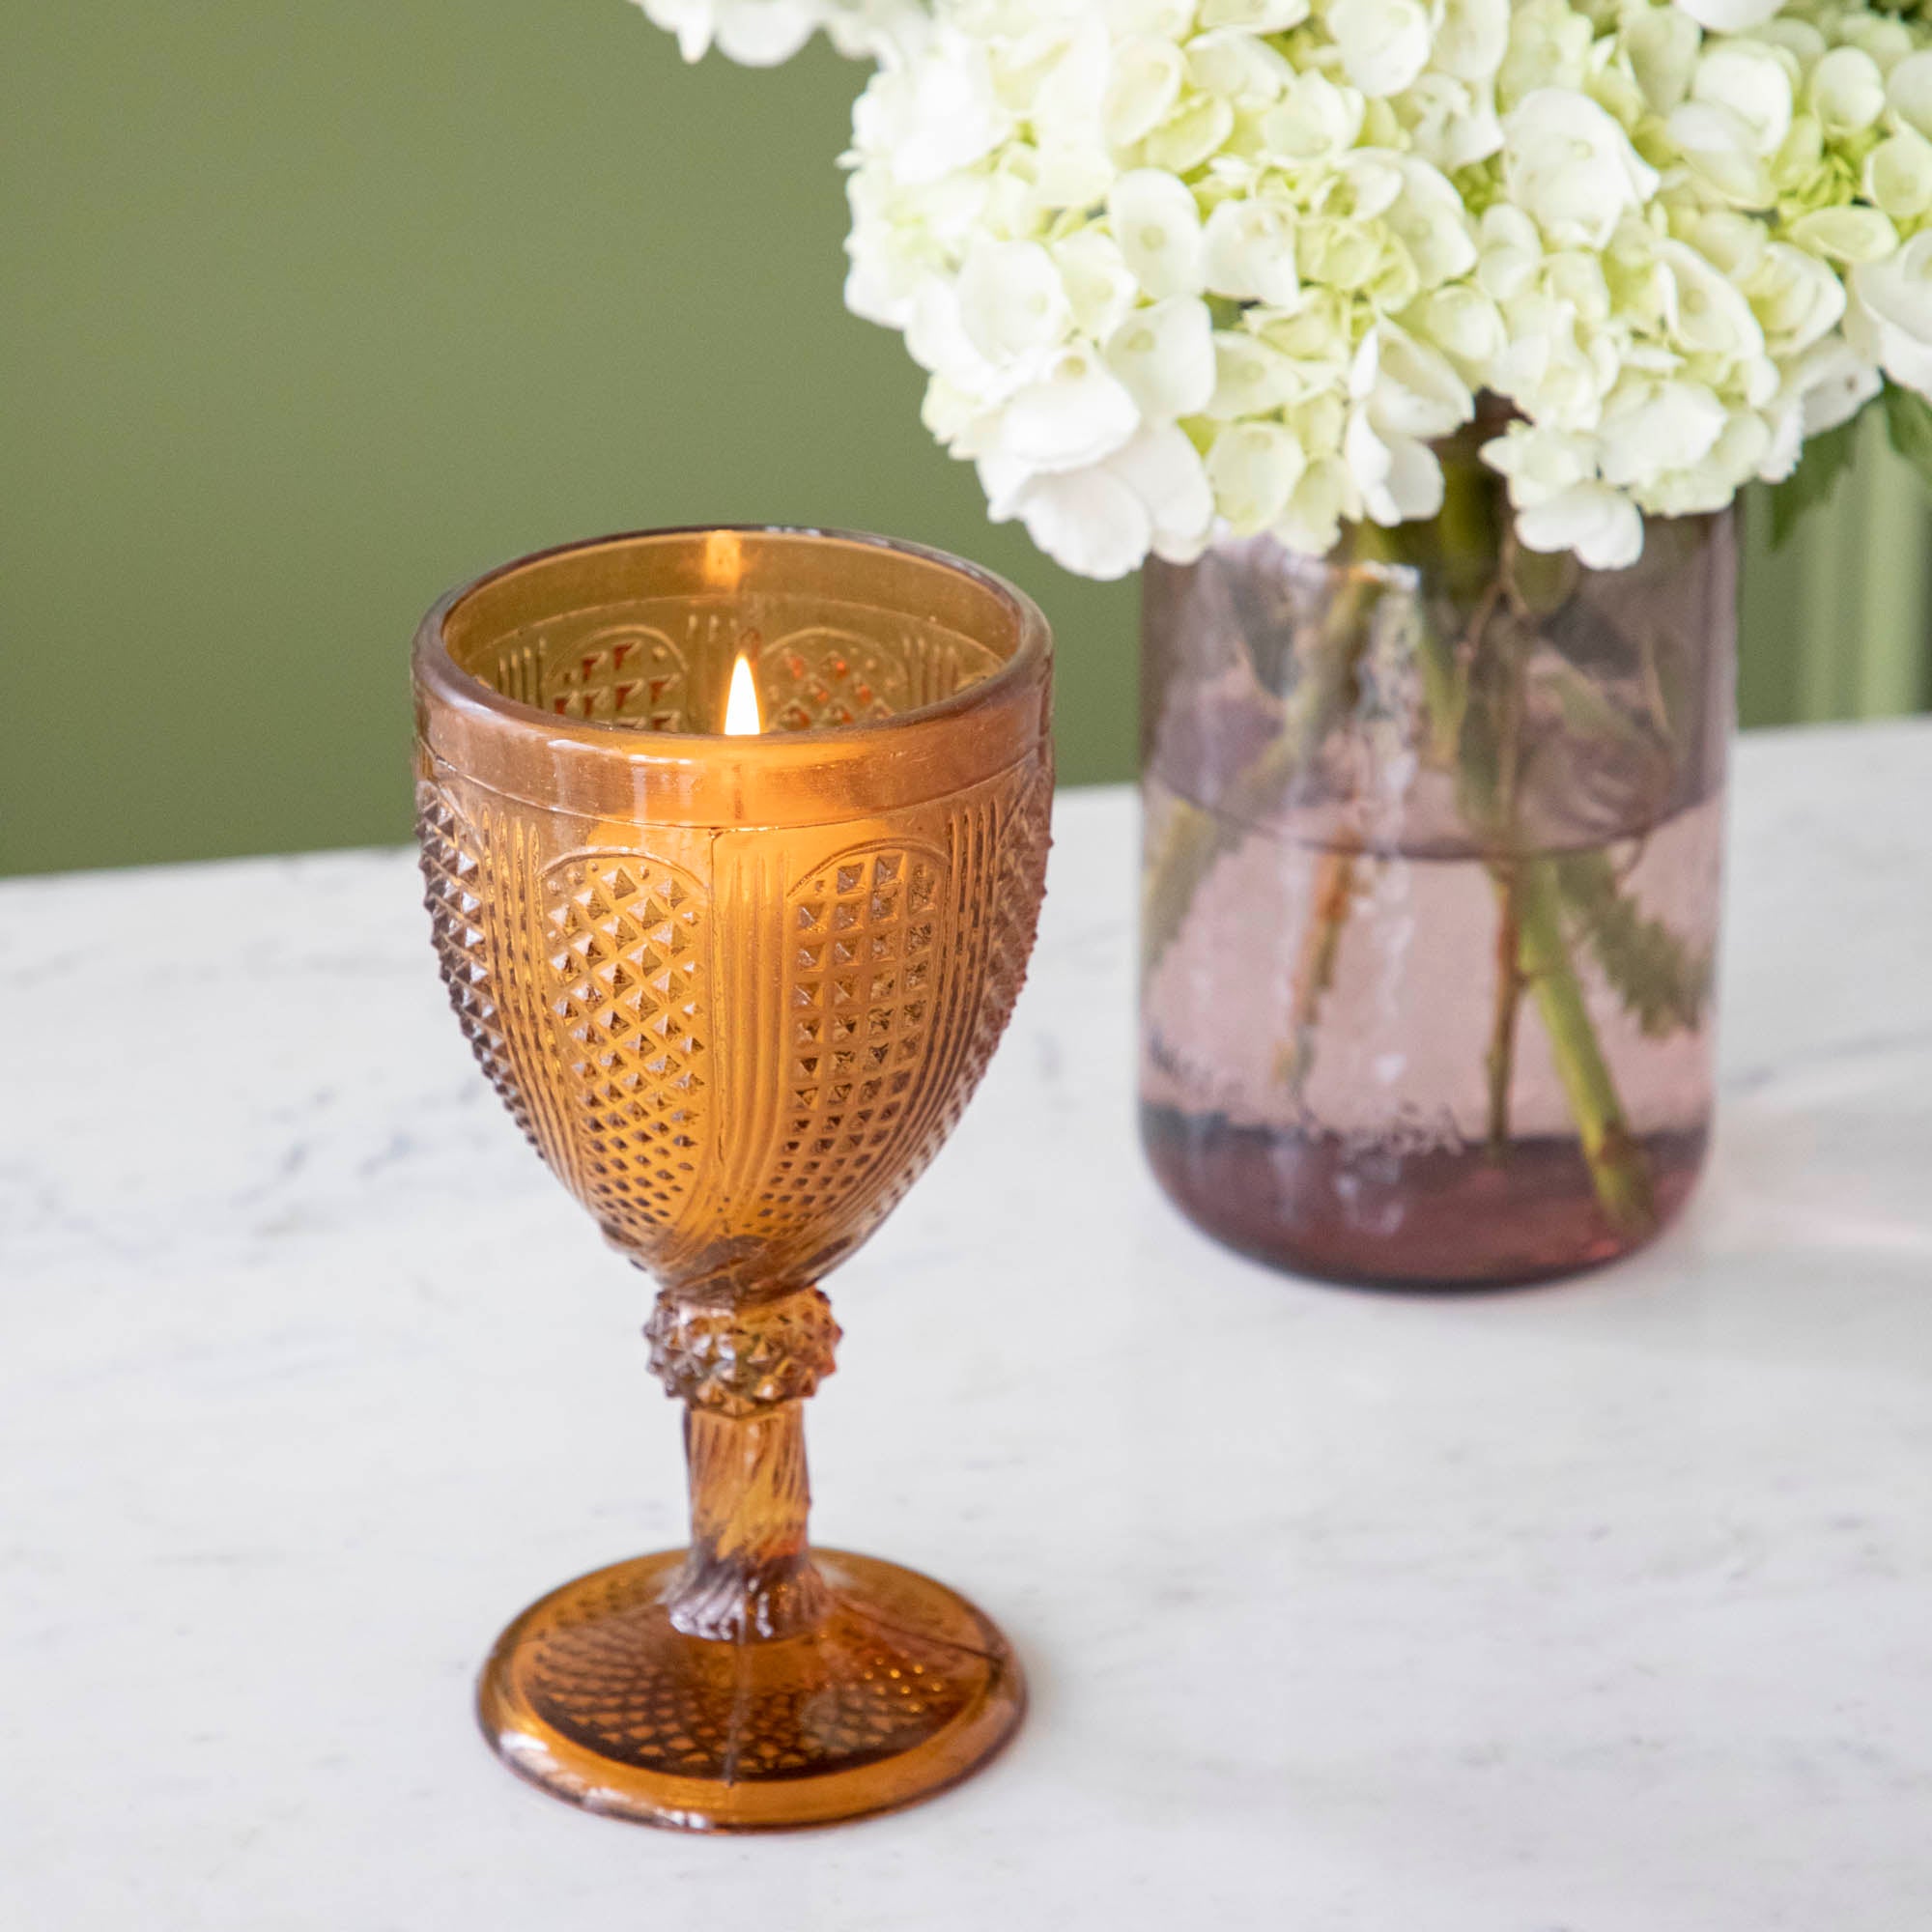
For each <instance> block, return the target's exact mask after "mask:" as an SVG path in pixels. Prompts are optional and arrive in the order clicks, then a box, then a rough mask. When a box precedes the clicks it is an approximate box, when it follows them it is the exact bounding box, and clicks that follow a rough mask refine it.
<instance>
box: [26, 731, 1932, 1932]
mask: <svg viewBox="0 0 1932 1932" xmlns="http://www.w3.org/2000/svg"><path fill="white" fill-rule="evenodd" d="M1056 826H1057V832H1058V838H1059V843H1058V847H1057V850H1056V852H1055V856H1054V861H1053V872H1052V882H1051V893H1050V898H1049V901H1048V909H1047V914H1046V919H1045V923H1044V926H1043V929H1042V935H1041V940H1040V946H1039V952H1038V956H1037V962H1036V970H1035V973H1034V978H1033V981H1032V983H1031V985H1030V986H1029V988H1028V990H1027V992H1026V994H1025V996H1024V999H1023V1001H1022V1004H1021V1006H1020V1009H1019V1011H1018V1014H1017V1016H1016V1018H1015V1020H1014V1023H1013V1028H1012V1032H1011V1034H1010V1036H1009V1039H1008V1042H1007V1044H1006V1046H1005V1048H1004V1049H1003V1051H1002V1053H1001V1055H1000V1057H999V1059H998V1060H997V1062H996V1063H995V1065H994V1067H993V1071H992V1073H991V1076H990V1077H989V1079H988V1080H987V1082H986V1085H985V1088H984V1090H983V1092H982V1094H981V1095H980V1099H979V1100H978V1101H977V1103H976V1104H975V1106H974V1108H973V1110H972V1112H971V1113H970V1115H969V1116H968V1118H967V1121H966V1122H965V1124H964V1125H963V1126H962V1127H961V1128H960V1130H959V1132H958V1134H957V1136H956V1138H955V1140H954V1141H953V1143H952V1146H951V1147H950V1148H949V1149H948V1151H946V1152H945V1153H944V1154H943V1155H942V1156H941V1158H940V1160H939V1162H938V1164H937V1165H936V1167H935V1168H934V1169H933V1171H932V1173H931V1174H930V1175H929V1176H928V1177H927V1179H925V1180H924V1181H923V1183H922V1184H921V1185H920V1186H919V1188H918V1189H917V1190H916V1191H915V1192H914V1193H913V1195H912V1196H911V1198H910V1199H909V1200H908V1201H907V1202H906V1204H905V1205H904V1207H903V1208H901V1209H900V1210H899V1212H898V1214H897V1216H896V1217H895V1219H894V1220H893V1221H892V1222H891V1223H890V1224H889V1225H888V1227H887V1228H886V1229H885V1230H884V1232H882V1233H881V1234H880V1236H878V1238H877V1239H876V1240H875V1241H874V1242H873V1243H872V1244H871V1245H870V1246H869V1247H868V1248H867V1250H866V1251H865V1253H864V1254H863V1255H862V1256H860V1257H859V1258H858V1259H856V1260H855V1261H854V1262H852V1264H850V1265H849V1266H847V1267H846V1268H844V1269H843V1270H841V1271H840V1272H839V1274H838V1276H837V1277H836V1279H835V1283H834V1287H835V1291H836V1300H837V1304H838V1312H839V1316H840V1318H841V1320H842V1321H843V1323H844V1326H845V1330H846V1342H845V1345H844V1348H843V1350H842V1352H841V1356H840V1366H839V1372H838V1376H837V1377H836V1378H834V1379H833V1380H832V1381H831V1382H830V1383H829V1384H828V1385H827V1387H826V1388H825V1390H824V1392H823V1393H822V1395H821V1396H820V1397H819V1398H818V1400H817V1401H816V1402H815V1403H814V1404H813V1407H812V1414H811V1418H810V1430H811V1448H812V1456H813V1463H814V1476H815V1483H814V1487H815V1489H816V1492H817V1497H818V1507H817V1513H816V1516H815V1518H814V1525H813V1526H814V1529H815V1530H816V1531H817V1532H819V1533H820V1534H821V1535H822V1536H823V1538H824V1540H825V1541H826V1542H828V1543H832V1544H838V1545H843V1546H845V1547H847V1548H862V1549H871V1550H876V1551H878V1552H880V1553H882V1554H887V1555H891V1556H893V1557H895V1558H898V1559H900V1560H902V1561H906V1562H910V1563H915V1564H918V1565H919V1566H921V1567H923V1568H926V1569H929V1570H931V1571H933V1572H935V1573H936V1574H938V1575H940V1576H942V1577H946V1578H948V1579H949V1580H951V1581H952V1582H954V1583H956V1584H958V1585H959V1586H961V1587H962V1588H964V1589H966V1590H968V1591H970V1592H971V1594H972V1595H973V1596H974V1597H975V1598H976V1599H977V1600H978V1601H979V1602H980V1603H981V1604H982V1605H984V1606H985V1607H986V1608H987V1609H988V1610H989V1611H991V1612H992V1613H993V1614H994V1615H995V1616H997V1617H998V1618H999V1619H1000V1620H1001V1622H1002V1623H1003V1624H1004V1625H1005V1627H1006V1629H1007V1630H1008V1631H1009V1633H1010V1634H1011V1635H1012V1636H1013V1638H1014V1639H1015V1641H1016V1643H1017V1644H1018V1646H1019V1648H1020V1650H1021V1652H1022V1653H1023V1655H1024V1657H1025V1661H1026V1664H1027V1668H1028V1671H1029V1672H1030V1675H1031V1680H1032V1685H1033V1691H1034V1702H1033V1709H1032V1713H1031V1716H1030V1718H1029V1720H1028V1723H1027V1725H1026V1727H1025V1729H1024V1731H1023V1733H1022V1735H1021V1737H1020V1738H1019V1740H1018V1742H1017V1743H1016V1744H1015V1745H1014V1747H1012V1749H1011V1750H1010V1751H1009V1753H1008V1754H1007V1755H1006V1756H1005V1757H1004V1758H1002V1759H1001V1760H1000V1761H998V1762H997V1763H996V1764H995V1765H994V1766H993V1767H992V1768H991V1769H990V1770H989V1771H988V1772H987V1773H986V1774H985V1775H983V1776H980V1777H979V1778H978V1779H976V1780H975V1781H973V1782H972V1783H970V1784H968V1785H966V1786H964V1787H963V1788H961V1789H960V1790H958V1791H956V1792H953V1793H952V1794H950V1795H948V1796H946V1797H943V1798H941V1799H939V1800H937V1801H936V1802H934V1803H932V1804H926V1805H924V1806H922V1807H920V1808H918V1809H916V1810H913V1811H909V1812H906V1813H903V1814H900V1815H898V1816H895V1817H891V1818H886V1819H881V1820H876V1821H873V1822H870V1823H867V1824H862V1825H858V1826H851V1827H846V1828H843V1829H840V1830H838V1831H834V1832H829V1833H812V1834H806V1835H803V1836H798V1837H782V1838H764V1839H755V1840H747V1839H693V1838H683V1837H679V1836H676V1835H671V1834H667V1833H655V1832H651V1831H648V1830H645V1829H641V1828H639V1827H634V1826H625V1825H619V1824H614V1823H611V1822H607V1821H604V1820H600V1819H597V1818H594V1817H590V1816H586V1815H582V1814H580V1813H577V1812H574V1811H572V1810H570V1809H568V1808H567V1807H565V1806H564V1805H561V1804H557V1803H555V1802H554V1801H553V1800H551V1799H548V1798H546V1797H544V1796H543V1795H541V1794H539V1793H537V1792H534V1791H531V1790H530V1789H528V1788H526V1786H524V1785H522V1784H520V1783H519V1782H517V1781H516V1780H515V1779H513V1778H511V1777H510V1776H507V1775H506V1774H505V1773H504V1772H503V1770H502V1769H501V1768H500V1767H499V1766H498V1765H497V1763H496V1761H495V1760H494V1759H493V1758H492V1757H491V1756H490V1755H489V1754H488V1752H487V1751H486V1750H485V1749H484V1747H483V1746H482V1744H481V1742H480V1741H479V1739H478V1737H477V1735H476V1732H475V1729H474V1726H473V1721H472V1719H471V1716H470V1708H469V1686H470V1679H471V1675H472V1673H473V1672H474V1670H475V1668H476V1666H477V1663H478V1662H479V1661H480V1659H481V1657H482V1655H483V1653H484V1650H485V1648H486V1647H487V1645H488V1643H489V1642H490V1640H491V1638H492V1637H493V1636H494V1634H496V1631H497V1628H498V1626H499V1625H500V1624H501V1623H502V1622H503V1621H504V1620H505V1619H506V1618H507V1617H508V1616H509V1615H510V1614H511V1613H512V1612H513V1611H515V1610H516V1609H518V1608H519V1607H520V1606H521V1605H523V1604H525V1603H526V1601H528V1600H529V1599H530V1598H532V1597H534V1596H536V1595H537V1594H539V1593H540V1592H541V1591H543V1590H544V1589H546V1588H548V1587H549V1586H550V1585H552V1584H554V1583H555V1582H557V1581H559V1580H560V1579H562V1578H564V1577H569V1576H572V1575H575V1574H577V1573H578V1572H580V1571H582V1570H586V1569H589V1568H592V1567H594V1566H596V1565H599V1564H602V1563H604V1562H607V1561H609V1560H611V1559H613V1558H615V1557H618V1556H622V1555H626V1554H629V1553H632V1552H634V1551H637V1550H640V1549H645V1548H656V1547H662V1546H664V1545H667V1544H669V1543H673V1542H675V1541H677V1540H679V1537H680V1533H681V1518H680V1511H681V1507H682V1479H681V1468H680V1462H679V1455H678V1445H677V1426H676V1412H675V1410H674V1409H673V1407H672V1406H671V1405H670V1404H669V1403H668V1402H667V1401H666V1400H665V1399H664V1398H663V1397H662V1395H660V1393H659V1392H658V1390H657V1388H656V1385H655V1384H654V1383H653V1382H652V1381H651V1380H650V1379H649V1378H648V1377H647V1376H646V1374H645V1370H644V1359H643V1355H644V1350H643V1345H642V1343H641V1342H640V1341H639V1336H638V1327H639V1322H640V1321H641V1320H642V1317H643V1315H644V1312H645V1305H646V1304H645V1293H646V1290H645V1285H644V1283H643V1282H642V1281H641V1279H640V1278H639V1277H636V1276H633V1275H631V1274H630V1273H628V1272H627V1271H626V1269H625V1268H624V1267H623V1266H622V1265H621V1264H620V1263H618V1262H617V1261H616V1260H615V1259H614V1258H613V1257H611V1255H610V1254H609V1253H608V1252H607V1251H606V1250H605V1249H604V1248H603V1246H602V1245H601V1243H600V1241H599V1239H598V1237H597V1236H596V1234H595V1233H594V1231H593V1229H592V1227H591V1225H590V1223H589V1221H588V1219H587V1218H586V1217H585V1216H584V1215H583V1214H582V1212H581V1211H580V1210H579V1209H578V1208H575V1207H574V1206H573V1205H572V1204H571V1203H570V1202H569V1201H568V1200H567V1199H566V1198H565V1197H564V1195H563V1194H562V1192H561V1190H559V1189H558V1188H557V1187H555V1185H554V1183H553V1182H552V1181H551V1180H550V1179H548V1178H547V1177H546V1176H545V1175H544V1174H543V1173H542V1171H541V1170H540V1168H539V1166H538V1164H537V1163H536V1162H535V1161H534V1160H533V1159H532V1158H531V1157H530V1155H529V1153H528V1151H526V1149H525V1148H524V1147H523V1146H522V1145H521V1143H520V1142H519V1141H518V1139H517V1136H516V1135H515V1133H514V1131H513V1130H512V1129H511V1127H510V1125H509V1123H508V1122H507V1121H506V1120H505V1119H504V1118H503V1117H502V1116H501V1113H500V1110H499V1109H498V1108H497V1103H496V1101H495V1099H494V1098H493V1096H492V1095H491V1094H489V1093H488V1092H487V1090H486V1088H485V1086H484V1083H483V1082H482V1080H481V1079H480V1078H479V1077H478V1075H477V1073H476V1071H475V1069H474V1067H473V1066H472V1065H471V1063H470V1061H469V1055H468V1053H467V1052H466V1050H465V1048H464V1046H463V1044H462V1041H461V1040H460V1038H459V1037H458V1035H457V1031H456V1028H455V1027H454V1026H453V1025H452V1024H451V1022H450V1020H449V1016H448V1014H447V1013H446V1011H445V1010H444V1009H443V1004H442V995H441V991H440V987H439V986H438V984H437V981H436V977H435V973H434V971H433V968H432V963H431V955H430V950H429V946H428V944H427V940H426V936H425V921H424V919H423V915H422V913H421V910H420V908H419V906H418V904H417V895H416V886H415V879H414V873H413V868H412V861H411V860H410V858H409V857H408V856H407V855H405V854H402V853H396V852H378V853H348V854H340V855H331V856H324V857H316V858H306V859H295V860H285V859H274V860H263V861H251V862H244V863H240V864H231V865H215V866H203V867H180V868H172V869H164V870H153V871H146V872H128V873H99V874H94V875H78V876H70V877H64V878H56V879H47V880H32V881H19V882H14V883H13V884H10V885H7V886H5V887H4V888H0V1286H4V1304H0V1305H4V1308H5V1313H6V1330H5V1336H4V1347H0V1469H4V1471H5V1476H4V1488H0V1498H4V1499H3V1500H0V1577H3V1578H4V1588H0V1659H4V1663H5V1672H6V1676H5V1687H6V1688H5V1695H4V1703H0V1709H4V1713H5V1718H4V1732H0V1735H4V1739H5V1748H4V1750H0V1925H5V1926H6V1927H8V1928H10V1932H95V1928H99V1932H109V1929H110V1928H111V1932H130V1929H131V1928H138V1929H139V1932H189V1929H190V1928H191V1929H192V1932H231V1928H232V1932H244V1928H245V1932H390V1928H393V1929H394V1932H433V1929H434V1928H441V1927H450V1928H456V1927H461V1928H465V1932H495V1928H511V1927H516V1928H526V1927H531V1926H543V1927H546V1928H574V1927H584V1928H589V1927H592V1926H596V1927H604V1926H633V1925H638V1926H642V1925H651V1926H663V1925H691V1926H701V1927H704V1928H706V1932H736V1929H737V1928H745V1932H752V1928H753V1927H759V1928H762V1927H769V1926H775V1925H783V1926H787V1927H793V1928H801V1932H875V1929H876V1932H913V1929H914V1928H916V1932H965V1929H966V1928H973V1932H988V1928H1000V1932H1035V1929H1036V1928H1038V1932H1085V1928H1095V1932H1098V1928H1101V1927H1107V1928H1126V1932H1142V1929H1143V1928H1145V1932H1151V1928H1155V1927H1160V1928H1167V1927H1172V1926H1175V1925H1189V1926H1192V1925H1196V1924H1199V1925H1202V1926H1207V1927H1213V1928H1216V1932H1224V1928H1228V1929H1232V1932H1245V1928H1249V1927H1255V1928H1269V1932H1288V1928H1294V1932H1303V1928H1306V1932H1355V1929H1356V1928H1359V1932H1384V1928H1388V1932H1779V1928H1792V1932H1827V1929H1828V1928H1829V1932H1914V1928H1918V1927H1922V1926H1924V1925H1926V1924H1928V1923H1932V964H1928V962H1929V961H1932V724H1918V725H1896V726H1885V727H1870V728H1864V729H1856V730H1854V729H1844V730H1836V729H1833V730H1819V731H1813V732H1806V733H1797V734H1783V735H1775V736H1766V737H1758V738H1753V739H1750V740H1747V742H1746V743H1745V744H1744V746H1743V748H1742V751H1741V755H1740V757H1739V759H1738V766H1737V785H1736V791H1735V800H1734V808H1733V832H1734V857H1733V863H1732V867H1731V871H1730V883H1729V894H1730V914H1729V917H1730V925H1729V940H1728V948H1727V952H1726V956H1725V961H1724V1030H1723V1047H1722V1062H1723V1093H1724V1100H1723V1112H1722V1119H1721V1127H1720V1132H1719V1143H1718V1149H1717V1153H1716V1158H1715V1164H1714V1167H1713V1170H1712V1173H1711V1175H1710V1178H1709V1180H1708V1181H1707V1183H1706V1185H1705V1187H1704V1189H1703V1192H1702V1194H1701V1195H1700V1196H1699V1198H1698V1199H1697V1201H1696V1203H1695V1205H1694V1207H1693V1208H1692V1209H1691V1210H1690V1213H1689V1215H1688V1217H1687V1218H1686V1219H1685V1220H1684V1221H1683V1222H1682V1224H1681V1225H1680V1226H1678V1227H1677V1228H1676V1229H1675V1230H1674V1231H1673V1232H1672V1233H1670V1234H1669V1235H1668V1236H1666V1237H1665V1238H1664V1240H1663V1241H1662V1243H1661V1244H1660V1245H1659V1246H1658V1247H1657V1248H1656V1249H1655V1250H1653V1251H1652V1252H1651V1253H1649V1254H1647V1255H1645V1256H1642V1257H1641V1258H1639V1259H1636V1260H1634V1261H1632V1262H1630V1263H1627V1264H1624V1265H1622V1266H1620V1267H1617V1268H1614V1269H1611V1270H1609V1271H1606V1272H1605V1273H1602V1274H1599V1275H1596V1276H1593V1277H1591V1278H1588V1279H1585V1280H1581V1281H1577V1282H1575V1283H1571V1284H1568V1285H1565V1286H1560V1287H1556V1288H1551V1289H1546V1290H1540V1291H1535V1292H1528V1293H1516V1294H1510V1295H1499V1296H1492V1297H1477V1298H1456V1299H1429V1298H1403V1297H1395V1296H1387V1295H1372V1294H1362V1293H1347V1292H1342V1291H1338V1290H1334V1289H1328V1288H1321V1287H1318V1286H1316V1285H1313V1284H1311V1283H1305V1282H1300V1281H1295V1280H1291V1279H1287V1278H1284V1277H1281V1276H1278V1275H1273V1274H1269V1273H1267V1272H1266V1271H1264V1269H1262V1268H1259V1267H1256V1266H1252V1265H1249V1264H1246V1263H1244V1262H1241V1261H1238V1260H1236V1259H1234V1258H1233V1257H1232V1256H1230V1255H1227V1254H1225V1253H1223V1252H1221V1251H1220V1250H1218V1249H1216V1248H1215V1247H1213V1246H1211V1245H1210V1244H1209V1243H1208V1242H1207V1241H1206V1240H1205V1239H1203V1238H1202V1237H1200V1236H1197V1235H1196V1234H1194V1233H1193V1232H1192V1231H1191V1230H1190V1229H1189V1228H1188V1227H1187V1226H1186V1225H1185V1224H1184V1223H1183V1222H1182V1221H1181V1220H1180V1219H1179V1216H1177V1215H1176V1214H1175V1213H1174V1212H1173V1211H1172V1210H1171V1209H1170V1208H1168V1207H1167V1206H1166V1205H1165V1204H1164V1202H1163V1201H1162V1199H1161V1198H1160V1196H1159V1195H1158V1194H1157V1193H1156V1192H1155V1190H1154V1188H1153V1185H1152V1184H1151V1181H1150V1180H1149V1179H1148V1177H1147V1175H1146V1173H1145V1172H1144V1170H1143V1168H1142V1166H1141V1164H1140V1161H1139V1159H1138V1156H1137V1153H1136V1150H1135V1146H1134V1139H1133V1128H1132V1123H1131V1112H1130V1096H1129V1092H1128V1083H1129V1075H1130V1065H1131V1056H1130V1052H1129V1025H1130V1003H1131V984H1130V981H1131V972H1130V964H1129V961H1130V952H1131V941H1130V934H1131V922H1132V867H1133V857H1132V843H1133V806H1132V802H1131V799H1130V797H1129V795H1128V794H1127V793H1125V792H1124V791H1089V792H1072V793H1068V794H1066V795H1064V796H1063V797H1062V799H1061V800H1060V803H1059V807H1058V811H1057V818H1056Z"/></svg>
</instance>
